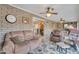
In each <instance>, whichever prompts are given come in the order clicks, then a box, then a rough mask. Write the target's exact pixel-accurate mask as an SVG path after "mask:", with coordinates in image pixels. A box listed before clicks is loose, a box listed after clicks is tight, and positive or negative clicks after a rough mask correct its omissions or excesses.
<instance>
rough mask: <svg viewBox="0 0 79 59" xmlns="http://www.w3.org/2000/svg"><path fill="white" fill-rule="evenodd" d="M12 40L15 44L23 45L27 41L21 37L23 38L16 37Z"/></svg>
mask: <svg viewBox="0 0 79 59" xmlns="http://www.w3.org/2000/svg"><path fill="white" fill-rule="evenodd" d="M10 39H11V41H12V42H13V43H15V44H21V43H23V42H24V41H25V39H24V38H23V37H21V36H15V37H12V38H10Z"/></svg>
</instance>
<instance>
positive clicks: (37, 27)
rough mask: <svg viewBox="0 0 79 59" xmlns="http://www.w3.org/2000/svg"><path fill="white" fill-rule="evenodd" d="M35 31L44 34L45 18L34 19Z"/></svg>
mask: <svg viewBox="0 0 79 59" xmlns="http://www.w3.org/2000/svg"><path fill="white" fill-rule="evenodd" d="M34 32H35V33H37V34H40V35H42V36H43V35H44V20H37V21H34Z"/></svg>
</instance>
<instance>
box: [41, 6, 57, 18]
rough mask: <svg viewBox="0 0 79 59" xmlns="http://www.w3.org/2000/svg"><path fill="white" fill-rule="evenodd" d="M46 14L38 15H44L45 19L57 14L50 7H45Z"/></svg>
mask: <svg viewBox="0 0 79 59" xmlns="http://www.w3.org/2000/svg"><path fill="white" fill-rule="evenodd" d="M46 9H47V10H46V12H44V13H40V14H46V16H47V17H50V16H51V15H53V14H54V15H57V14H58V13H57V12H53V10H54V8H51V7H47V8H46Z"/></svg>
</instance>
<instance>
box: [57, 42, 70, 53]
mask: <svg viewBox="0 0 79 59" xmlns="http://www.w3.org/2000/svg"><path fill="white" fill-rule="evenodd" d="M56 45H57V51H58V52H59V53H67V50H68V49H69V48H70V46H69V45H67V44H65V43H64V42H58V43H56Z"/></svg>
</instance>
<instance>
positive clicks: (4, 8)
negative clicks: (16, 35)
mask: <svg viewBox="0 0 79 59" xmlns="http://www.w3.org/2000/svg"><path fill="white" fill-rule="evenodd" d="M7 14H12V15H14V16H16V18H17V22H15V23H14V24H10V23H8V22H7V21H6V20H5V16H6V15H7ZM22 17H29V20H30V21H32V15H31V14H29V13H28V12H25V11H23V10H19V9H17V8H14V7H12V6H9V5H0V43H1V42H2V41H3V39H4V35H5V33H6V32H10V31H18V30H27V29H33V27H32V22H31V23H30V24H24V23H23V22H22Z"/></svg>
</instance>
